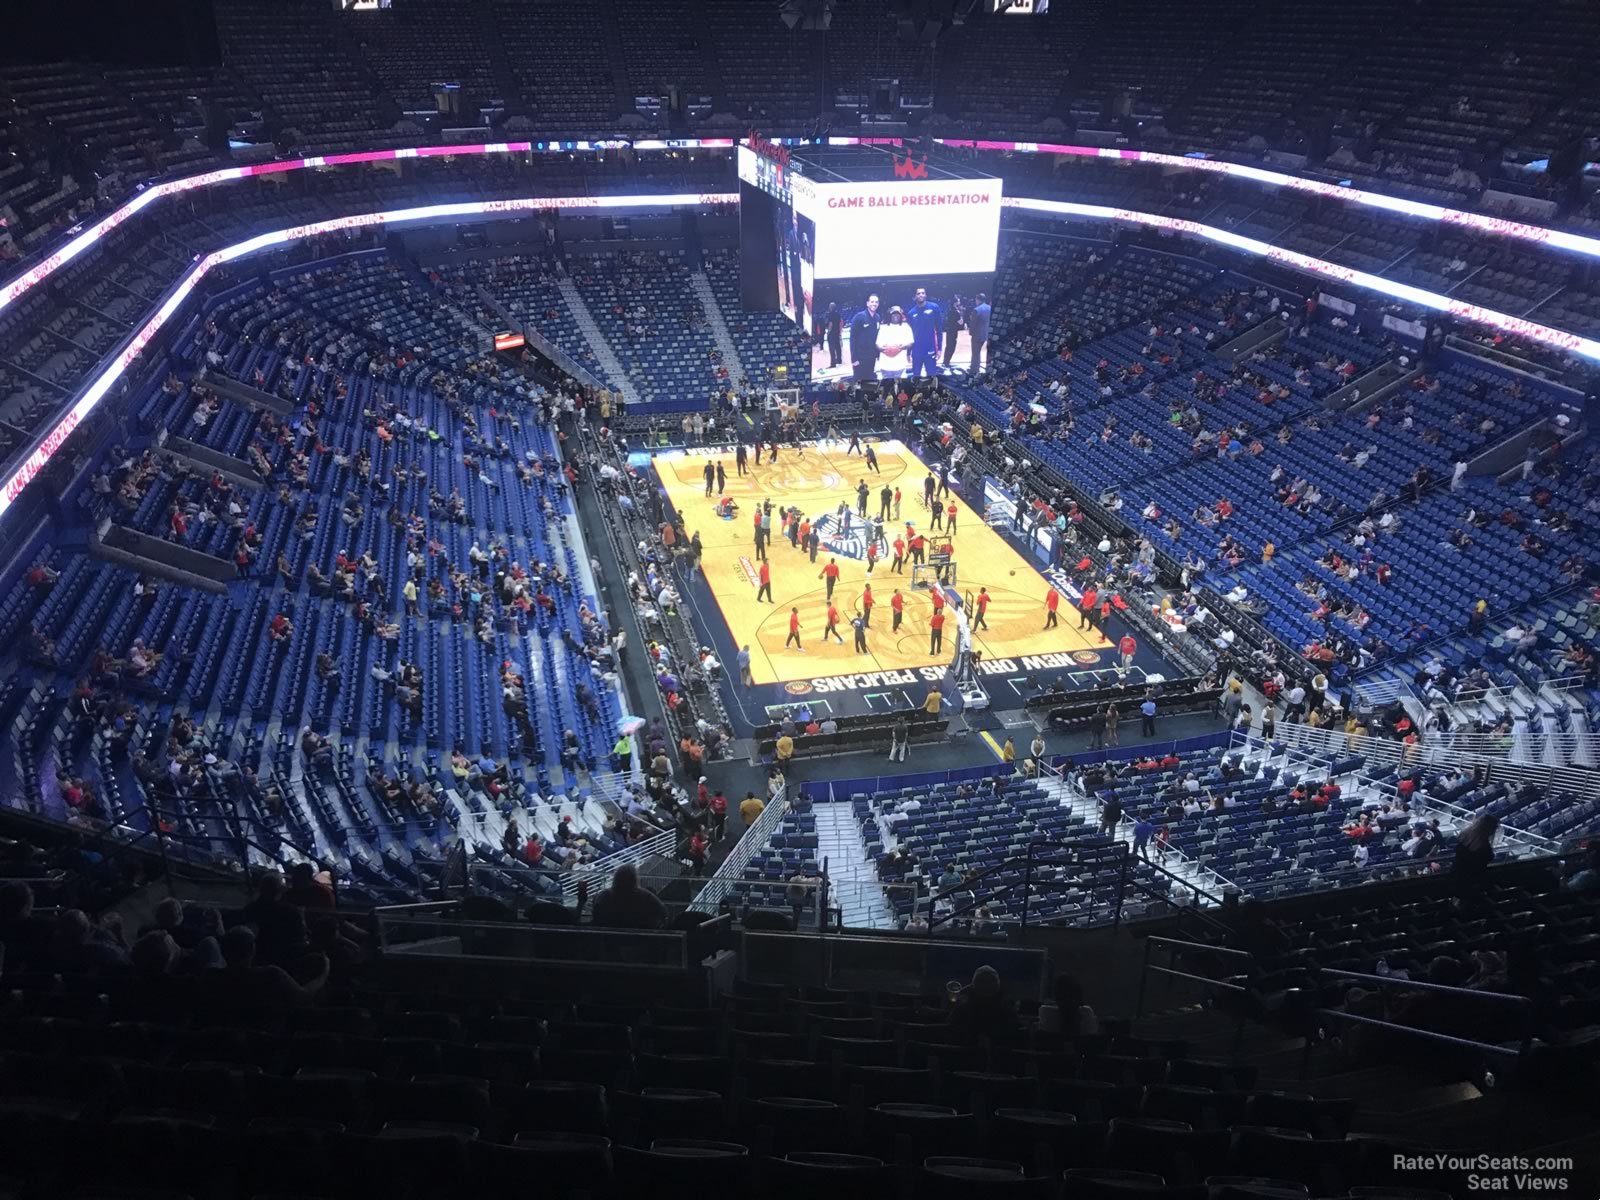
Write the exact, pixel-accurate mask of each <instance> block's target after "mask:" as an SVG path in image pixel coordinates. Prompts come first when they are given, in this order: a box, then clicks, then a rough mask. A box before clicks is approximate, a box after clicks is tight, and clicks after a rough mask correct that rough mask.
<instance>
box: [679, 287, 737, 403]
mask: <svg viewBox="0 0 1600 1200" xmlns="http://www.w3.org/2000/svg"><path fill="white" fill-rule="evenodd" d="M689 286H690V287H692V288H693V289H694V294H695V299H697V300H699V301H700V307H701V308H702V309H703V310H704V311H705V314H706V320H707V321H708V322H710V324H711V336H712V337H713V338H715V339H716V342H717V349H718V350H720V351H722V365H723V366H725V367H727V368H728V378H730V379H732V380H733V381H734V382H735V383H737V382H738V381H739V380H741V379H749V378H750V376H749V375H748V374H747V373H746V372H745V369H744V360H743V359H741V358H740V357H739V348H738V347H737V346H735V345H734V344H733V335H732V334H731V333H729V332H728V323H727V321H725V320H723V317H722V309H721V308H720V307H719V306H718V304H717V297H716V295H715V294H714V293H713V292H712V290H711V280H709V279H707V278H706V273H705V272H704V271H694V272H692V273H691V274H690V276H689Z"/></svg>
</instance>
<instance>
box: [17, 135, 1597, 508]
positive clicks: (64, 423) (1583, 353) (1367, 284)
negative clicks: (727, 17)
mask: <svg viewBox="0 0 1600 1200" xmlns="http://www.w3.org/2000/svg"><path fill="white" fill-rule="evenodd" d="M518 145H520V146H522V147H524V148H526V145H527V144H526V143H506V144H502V145H501V147H499V148H500V149H502V150H509V149H513V148H515V147H516V146H518ZM428 149H429V150H430V151H432V152H436V153H449V152H451V151H452V149H454V151H455V152H473V151H471V150H467V151H463V150H461V149H460V148H446V147H429V148H428ZM489 150H490V148H487V147H483V148H478V150H477V151H476V152H481V153H487V152H489ZM407 153H408V152H407V151H403V150H384V151H373V152H371V154H369V155H334V156H329V157H328V158H326V159H322V158H318V159H315V160H313V159H301V160H298V162H297V163H291V164H283V163H267V164H263V165H262V166H260V167H253V168H236V167H230V168H228V169H227V170H225V171H218V172H212V173H211V175H210V176H195V177H194V179H193V180H181V181H179V183H178V184H177V185H174V186H175V187H176V188H177V189H178V190H183V189H184V187H185V186H196V187H197V186H202V185H201V184H199V183H197V182H194V180H200V179H207V180H209V181H211V182H216V181H219V180H220V179H223V178H227V179H237V178H240V176H241V174H242V173H245V172H249V173H253V174H261V173H264V171H265V170H268V169H286V170H292V169H295V168H296V167H297V166H303V165H306V164H310V163H313V162H314V163H315V164H317V165H323V164H324V163H328V164H331V163H333V162H334V161H335V160H350V161H375V160H376V159H377V158H392V157H398V156H403V155H406V154H407ZM409 153H410V154H412V155H415V154H417V153H418V151H411V152H409ZM1185 161H1187V160H1185ZM1242 169H1253V168H1242ZM1284 178H1292V177H1290V176H1285V177H1284ZM1299 182H1301V183H1309V182H1311V181H1309V180H1301V181H1299ZM1319 186H1320V185H1319ZM1340 191H1341V194H1342V189H1340ZM153 194H154V189H152V191H151V192H146V193H144V194H143V195H141V196H139V197H138V198H137V199H135V200H134V201H131V202H130V204H129V206H127V207H130V208H131V207H133V206H134V205H138V206H139V207H143V206H144V205H145V204H149V203H151V200H149V199H146V197H149V196H152V195H153ZM1383 199H1385V200H1391V201H1392V200H1393V198H1392V197H1384V198H1383ZM737 200H738V195H737V194H736V193H732V192H706V193H682V194H677V195H654V196H651V195H645V196H564V197H557V196H534V197H524V198H518V199H512V200H477V201H462V202H458V203H454V204H425V205H421V206H419V207H415V208H402V209H394V210H391V211H388V212H375V213H358V214H355V215H353V216H346V217H334V218H331V219H329V220H326V221H316V222H313V223H311V224H309V225H297V226H293V227H291V228H288V229H280V230H277V231H275V232H271V233H263V234H260V235H258V236H256V237H253V238H249V239H247V240H246V241H243V242H237V243H235V244H234V245H232V246H228V247H225V248H223V249H221V250H216V251H213V252H212V253H210V254H208V255H206V256H205V257H204V258H202V259H200V260H199V262H197V263H196V264H195V266H194V267H193V268H191V269H190V271H189V273H188V275H186V276H184V278H183V280H182V281H181V282H180V283H179V284H178V285H177V287H175V288H174V289H173V291H172V293H171V294H170V295H169V296H168V297H167V299H166V300H165V301H163V302H162V304H161V306H160V307H159V308H158V309H157V310H156V311H155V313H154V314H152V315H151V317H150V319H149V320H148V321H146V323H145V324H144V326H143V327H142V328H141V329H140V330H139V332H138V333H137V334H136V335H134V337H133V339H132V340H131V341H130V342H129V343H128V344H127V345H126V346H125V347H123V349H122V350H121V351H120V352H119V353H118V354H117V356H116V357H115V358H114V359H112V361H111V362H110V363H109V364H108V365H107V366H106V367H105V368H104V369H103V370H102V371H101V372H100V373H99V374H98V375H97V376H96V377H95V378H94V380H93V381H92V382H91V383H90V384H89V386H88V388H87V389H86V390H85V391H84V393H83V395H81V396H80V397H79V398H78V400H77V402H76V403H75V404H73V406H72V408H71V409H70V410H68V412H67V413H66V415H65V416H64V417H63V418H62V419H61V420H60V421H59V422H57V424H56V425H55V427H54V428H52V429H51V430H50V431H49V433H47V434H46V435H45V437H44V439H43V440H42V441H41V442H40V444H39V445H38V446H37V447H36V448H35V449H34V451H33V453H31V454H30V455H29V456H28V457H27V458H26V459H25V460H24V461H23V462H22V464H21V465H20V466H18V467H17V468H16V469H15V470H14V471H13V472H12V473H11V474H10V475H9V476H8V477H7V478H6V480H5V482H4V484H3V485H0V516H4V514H5V513H6V511H7V510H8V509H9V508H10V507H11V505H12V503H13V502H14V501H15V500H16V498H17V497H18V496H19V495H21V493H22V490H23V489H24V488H25V487H27V486H28V484H29V483H30V482H31V481H32V480H33V479H34V478H35V477H36V476H37V475H38V474H39V472H40V471H42V470H43V469H44V467H45V464H46V463H48V462H49V461H50V459H51V458H52V457H53V456H54V454H55V453H56V451H57V450H59V449H60V448H61V446H62V444H63V443H64V442H65V441H66V440H67V438H68V437H69V436H71V434H72V432H73V431H74V430H75V429H77V428H78V426H79V425H81V424H82V423H83V419H84V417H86V416H88V414H89V413H90V412H91V411H93V409H94V407H95V405H97V404H99V403H100V401H101V399H103V398H104V397H105V395H106V393H107V392H108V391H110V390H111V388H112V386H113V385H114V384H115V383H116V382H117V380H118V379H120V378H121V377H122V375H123V374H124V373H125V372H126V371H127V369H128V367H129V366H130V365H132V363H133V361H134V360H135V359H136V358H138V357H139V354H140V353H141V352H142V351H143V350H144V348H145V347H146V346H147V345H149V344H150V341H151V339H152V338H154V337H155V335H156V334H157V333H158V332H159V331H160V329H161V327H162V326H163V325H165V324H166V323H167V321H169V320H170V319H171V318H172V316H173V314H174V313H176V312H177V310H178V308H179V306H180V305H181V304H182V303H183V301H184V300H185V299H186V298H187V297H188V296H189V294H190V293H191V292H193V291H194V289H195V287H196V285H198V284H199V282H200V280H202V279H204V278H205V276H206V274H207V273H208V272H209V271H210V270H211V269H212V268H213V267H215V266H218V265H219V264H221V263H226V262H232V261H233V260H234V259H237V258H243V257H244V256H246V255H249V254H254V253H256V252H257V251H260V250H267V249H270V248H272V247H273V246H281V245H283V244H284V243H286V242H292V241H297V240H299V239H301V238H308V237H316V236H318V235H320V234H324V233H335V232H338V231H340V230H347V229H361V228H366V227H368V226H372V225H382V224H397V223H401V222H407V221H437V220H447V219H450V218H453V217H472V216H493V215H497V214H502V213H503V214H513V213H517V214H520V213H525V212H537V211H540V210H544V209H553V208H577V209H581V208H588V209H607V208H679V207H685V206H689V205H713V204H733V203H735V202H737ZM1408 203H1409V202H1408ZM1002 205H1003V206H1007V207H1012V208H1019V209H1024V210H1027V211H1031V212H1039V213H1047V214H1053V215H1057V216H1066V217H1086V218H1090V219H1094V220H1107V221H1127V222H1130V223H1132V224H1136V225H1147V226H1151V227H1153V228H1157V229H1165V230H1168V231H1170V232H1173V233H1185V234H1189V235H1191V236H1193V237H1199V238H1203V239H1205V240H1207V241H1212V242H1216V243H1218V244H1220V245H1224V246H1230V247H1232V248H1234V249H1236V250H1241V251H1243V252H1245V253H1247V254H1255V255H1260V256H1261V257H1264V258H1269V259H1272V260H1274V261H1276V262H1281V263H1285V264H1287V265H1289V266H1292V267H1296V268H1298V269H1300V270H1302V271H1307V272H1309V273H1311V274H1314V275H1320V276H1322V277H1324V278H1326V279H1337V280H1340V281H1341V282H1344V283H1348V284H1350V285H1352V286H1353V287H1359V288H1365V289H1368V290H1370V291H1375V292H1378V293H1379V294H1381V295H1385V296H1391V297H1393V298H1394V299H1397V300H1404V301H1407V302H1409V303H1412V304H1416V305H1420V306H1421V307H1423V308H1430V309H1433V310H1435V311H1437V312H1443V313H1448V314H1450V315H1451V316H1455V317H1460V318H1462V319H1463V320H1467V321H1475V322H1478V323H1480V324H1483V325H1488V326H1492V327H1493V328H1495V329H1501V330H1504V331H1505V332H1507V333H1513V334H1516V335H1517V336H1519V337H1524V338H1527V339H1529V340H1530V341H1535V342H1539V343H1540V344H1542V345H1546V346H1550V347H1552V348H1554V349H1557V350H1562V351H1565V352H1566V353H1569V354H1575V355H1578V356H1580V357H1583V358H1587V359H1589V360H1591V361H1594V362H1600V341H1596V340H1594V339H1593V338H1586V337H1580V336H1578V335H1577V334H1575V333H1568V332H1566V331H1565V330H1561V329H1554V328H1551V327H1550V326H1548V325H1541V324H1539V323H1538V322H1535V321H1530V320H1527V319H1526V318H1524V317H1514V316H1511V315H1510V314H1509V313H1502V312H1497V311H1495V310H1494V309H1489V308H1484V307H1482V306H1480V305H1477V304H1468V303H1466V302H1465V301H1461V300H1455V299H1452V298H1451V297H1449V296H1445V295H1441V294H1440V293H1438V292H1429V291H1425V290H1423V289H1422V288H1418V287H1412V286H1410V285H1409V284H1404V283H1394V282H1392V281H1390V280H1387V279H1384V278H1383V277H1382V276H1379V275H1373V274H1371V273H1370V272H1367V271H1357V270H1355V269H1354V268H1352V267H1345V266H1340V265H1339V264H1338V263H1332V262H1327V261H1325V260H1323V259H1320V258H1313V257H1311V256H1310V255H1308V254H1301V253H1299V252H1298V251H1294V250H1287V249H1284V248H1283V247H1280V246H1274V245H1272V244H1271V243H1270V242H1263V241H1259V240H1257V239H1255V238H1249V237H1244V236H1243V235H1241V234H1237V233H1233V232H1232V231H1230V230H1227V229H1219V228H1217V227H1216V226H1213V225H1203V224H1201V223H1200V222H1198V221H1186V220H1183V219H1181V218H1178V217H1165V216H1161V215H1159V214H1156V213H1146V212H1139V211H1137V210H1134V209H1126V208H1111V207H1108V206H1106V205H1100V204H1078V203H1075V202H1073V201H1067V200H1035V199H1029V198H1026V197H1020V196H1007V197H1005V198H1004V199H1003V200H1002ZM1424 207H1431V206H1424ZM124 211H125V210H118V212H117V213H114V214H112V215H111V216H110V217H107V218H106V219H105V220H104V221H102V222H101V223H100V224H99V225H96V226H95V227H93V228H92V229H90V230H89V231H87V232H86V233H84V234H82V235H80V237H79V238H78V239H75V241H74V242H72V243H69V244H68V245H67V246H64V247H63V248H62V249H61V250H59V251H57V253H56V254H54V255H52V256H51V258H50V259H49V260H46V262H45V263H41V264H39V266H37V267H35V268H34V269H33V271H30V272H28V273H27V276H24V278H27V277H28V276H32V275H35V274H37V273H38V272H39V271H41V270H43V269H44V268H45V267H46V266H49V270H50V271H54V270H55V269H56V268H57V267H59V266H60V265H61V264H62V263H63V262H67V261H70V260H71V259H72V258H73V257H76V255H77V254H79V253H81V252H82V250H83V248H84V246H83V245H78V243H79V242H81V241H82V239H83V238H91V239H98V238H100V237H103V236H104V234H105V227H106V226H107V224H108V223H110V222H112V221H116V222H118V223H120V222H121V221H122V220H126V219H127V215H132V214H131V213H128V214H126V215H124ZM134 211H137V209H136V208H135V209H134ZM1440 211H1442V212H1452V211H1454V210H1440ZM1460 215H1461V216H1470V215H1473V214H1465V213H1463V214H1460ZM1441 219H1442V218H1441ZM1486 219H1487V218H1486ZM1505 224H1510V225H1514V224H1516V223H1515V222H1506V223H1505ZM1523 228H1528V229H1537V227H1536V226H1524V227H1523ZM1539 232H1541V233H1545V234H1553V233H1554V232H1555V231H1554V230H1540V231H1539ZM1582 240H1583V241H1586V242H1591V243H1592V244H1594V246H1595V250H1594V251H1593V253H1595V254H1596V255H1597V256H1600V241H1596V240H1595V239H1589V238H1586V239H1582ZM87 244H88V243H85V245H87ZM74 246H76V247H77V248H74ZM1589 252H1590V251H1585V253H1589ZM57 260H59V261H57ZM51 264H53V265H51ZM46 274H48V272H46ZM40 278H41V279H42V278H44V276H40ZM34 282H38V280H37V279H36V280H35V281H34ZM15 286H16V282H14V283H13V284H12V285H11V287H12V288H14V287H15ZM28 286H30V287H31V286H33V285H32V284H29V285H28ZM23 290H26V289H23ZM19 294H21V293H20V292H18V293H14V294H13V293H12V291H11V288H8V289H7V290H6V294H5V295H6V298H7V299H15V296H16V295H19Z"/></svg>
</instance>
